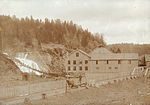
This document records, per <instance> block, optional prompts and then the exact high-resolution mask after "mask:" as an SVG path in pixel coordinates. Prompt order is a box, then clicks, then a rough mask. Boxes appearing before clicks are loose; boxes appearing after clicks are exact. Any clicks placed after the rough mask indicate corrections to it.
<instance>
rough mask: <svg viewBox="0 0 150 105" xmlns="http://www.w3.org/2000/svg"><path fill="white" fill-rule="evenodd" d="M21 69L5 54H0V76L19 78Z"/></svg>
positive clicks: (3, 77)
mask: <svg viewBox="0 0 150 105" xmlns="http://www.w3.org/2000/svg"><path fill="white" fill-rule="evenodd" d="M21 73H22V72H21V71H20V70H19V68H18V67H17V66H16V64H15V63H14V62H13V61H12V60H11V59H9V58H8V56H7V55H5V54H0V78H1V80H3V79H6V80H10V79H21Z"/></svg>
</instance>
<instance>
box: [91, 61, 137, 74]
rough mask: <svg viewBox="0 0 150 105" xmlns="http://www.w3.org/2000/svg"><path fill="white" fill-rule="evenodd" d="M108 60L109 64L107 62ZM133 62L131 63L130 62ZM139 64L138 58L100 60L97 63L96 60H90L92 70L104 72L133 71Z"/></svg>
mask: <svg viewBox="0 0 150 105" xmlns="http://www.w3.org/2000/svg"><path fill="white" fill-rule="evenodd" d="M107 62H108V64H107ZM130 62H131V64H130ZM137 66H138V60H131V61H130V60H120V64H118V60H108V61H107V60H99V61H98V64H96V60H91V61H90V72H94V73H96V72H97V73H102V72H103V73H104V72H110V73H111V72H112V73H114V72H131V71H133V69H134V68H135V67H137Z"/></svg>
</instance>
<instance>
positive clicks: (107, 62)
mask: <svg viewBox="0 0 150 105" xmlns="http://www.w3.org/2000/svg"><path fill="white" fill-rule="evenodd" d="M96 64H98V60H96ZM106 64H109V61H108V60H107V61H106ZM118 64H121V60H118ZM128 64H131V60H128Z"/></svg>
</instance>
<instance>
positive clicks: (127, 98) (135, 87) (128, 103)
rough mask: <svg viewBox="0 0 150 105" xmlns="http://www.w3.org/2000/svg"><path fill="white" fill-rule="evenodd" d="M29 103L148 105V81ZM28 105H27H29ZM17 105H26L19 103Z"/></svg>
mask: <svg viewBox="0 0 150 105" xmlns="http://www.w3.org/2000/svg"><path fill="white" fill-rule="evenodd" d="M72 90H73V89H71V90H70V91H69V92H68V93H66V94H61V95H56V96H50V97H47V99H45V100H42V99H41V100H36V101H31V103H30V104H31V105H150V96H148V95H146V94H147V93H150V81H149V80H148V81H146V82H145V80H144V78H142V79H136V80H127V81H123V82H119V83H114V84H108V85H105V86H101V87H99V88H89V89H84V90H80V91H76V92H73V91H72ZM30 104H28V105H30ZM17 105H27V104H24V103H20V104H17Z"/></svg>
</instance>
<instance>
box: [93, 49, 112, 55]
mask: <svg viewBox="0 0 150 105" xmlns="http://www.w3.org/2000/svg"><path fill="white" fill-rule="evenodd" d="M111 53H112V52H111V51H109V50H108V49H106V48H103V47H101V48H96V49H94V50H93V51H92V52H91V53H90V55H93V54H111Z"/></svg>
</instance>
